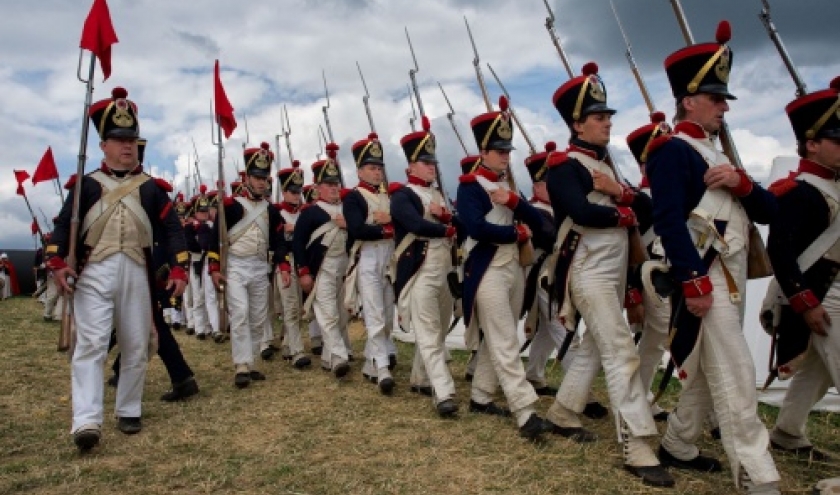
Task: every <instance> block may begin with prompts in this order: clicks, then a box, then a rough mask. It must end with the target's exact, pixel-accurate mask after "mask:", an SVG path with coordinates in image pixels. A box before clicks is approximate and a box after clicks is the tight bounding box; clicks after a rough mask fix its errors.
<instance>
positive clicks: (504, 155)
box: [481, 150, 510, 173]
mask: <svg viewBox="0 0 840 495" xmlns="http://www.w3.org/2000/svg"><path fill="white" fill-rule="evenodd" d="M481 163H482V164H484V166H485V167H487V168H489V169H490V170H492V171H493V172H496V173H501V172H505V171H506V170H507V169H508V166H509V165H510V150H487V151H482V152H481Z"/></svg>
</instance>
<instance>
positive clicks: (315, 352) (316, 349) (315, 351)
mask: <svg viewBox="0 0 840 495" xmlns="http://www.w3.org/2000/svg"><path fill="white" fill-rule="evenodd" d="M323 351H324V348H323V347H321V346H318V347H313V348H312V354H313V355H315V356H320V355H321V353H322V352H323Z"/></svg>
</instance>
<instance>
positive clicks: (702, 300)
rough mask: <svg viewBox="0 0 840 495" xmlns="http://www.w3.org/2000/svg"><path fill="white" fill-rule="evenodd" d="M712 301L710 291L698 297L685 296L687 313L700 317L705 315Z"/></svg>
mask: <svg viewBox="0 0 840 495" xmlns="http://www.w3.org/2000/svg"><path fill="white" fill-rule="evenodd" d="M713 301H714V297H713V296H712V293H711V292H710V293H708V294H704V295H702V296H699V297H686V298H685V307H686V309H688V312H689V313H691V314H693V315H694V316H696V317H698V318H702V317H704V316H706V313H708V312H709V309H711V307H712V302H713Z"/></svg>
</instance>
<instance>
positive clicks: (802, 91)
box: [758, 0, 808, 97]
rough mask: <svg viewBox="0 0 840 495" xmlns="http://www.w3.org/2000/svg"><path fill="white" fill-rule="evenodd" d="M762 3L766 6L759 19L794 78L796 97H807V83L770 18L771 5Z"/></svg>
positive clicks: (763, 1) (763, 0) (765, 1)
mask: <svg viewBox="0 0 840 495" xmlns="http://www.w3.org/2000/svg"><path fill="white" fill-rule="evenodd" d="M762 3H763V4H764V8H762V9H761V12H760V13H759V14H758V18H759V19H761V22H762V24H764V28H765V29H766V30H767V34H768V35H769V36H770V40H771V41H772V42H773V44H774V45H776V50H777V51H778V52H779V56H780V57H782V62H784V64H785V67H787V70H788V72H789V73H790V77H792V78H793V84H795V85H796V96H797V97H800V96H805V95H806V94H808V88H807V87H806V86H805V81H804V80H803V79H802V76H801V75H799V71H798V70H796V66H795V65H794V64H793V60H791V58H790V54H789V53H788V51H787V48H786V47H785V44H784V42H782V38H781V37H780V36H779V31H778V30H777V29H776V26H775V25H774V24H773V19H771V18H770V3H769V2H768V1H767V0H762Z"/></svg>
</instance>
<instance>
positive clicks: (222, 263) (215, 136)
mask: <svg viewBox="0 0 840 495" xmlns="http://www.w3.org/2000/svg"><path fill="white" fill-rule="evenodd" d="M210 116H211V124H210V140H211V142H212V143H213V144H214V145H216V150H217V154H218V162H219V168H218V172H217V173H218V179H217V182H216V203H217V206H216V225H217V226H218V230H219V271H220V272H221V273H222V275H224V276H225V277H226V276H227V255H228V228H227V218H226V217H225V189H226V186H225V147H224V141H223V140H222V127H221V124H219V120H218V119H217V118H213V116H215V113H214V112H213V102H212V100H211V101H210ZM218 292H219V298H218V301H217V302H218V308H217V309H218V311H219V331H221V332H222V333H227V332H228V312H227V295H226V294H225V284H224V283H220V284H219V291H218Z"/></svg>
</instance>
